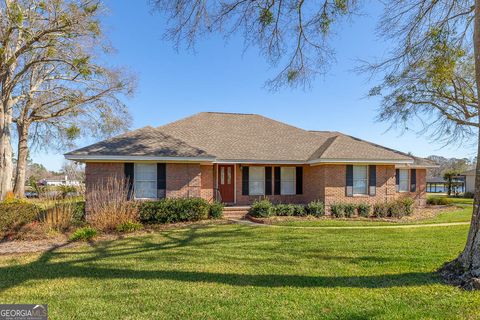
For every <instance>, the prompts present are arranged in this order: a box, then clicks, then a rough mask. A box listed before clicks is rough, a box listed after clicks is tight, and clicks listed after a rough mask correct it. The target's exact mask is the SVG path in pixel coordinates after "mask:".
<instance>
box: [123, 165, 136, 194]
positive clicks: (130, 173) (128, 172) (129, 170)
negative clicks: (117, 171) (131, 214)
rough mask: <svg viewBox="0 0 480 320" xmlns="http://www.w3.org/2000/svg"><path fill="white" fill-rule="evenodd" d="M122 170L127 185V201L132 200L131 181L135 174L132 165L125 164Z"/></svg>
mask: <svg viewBox="0 0 480 320" xmlns="http://www.w3.org/2000/svg"><path fill="white" fill-rule="evenodd" d="M123 170H124V173H125V183H126V184H127V188H128V193H127V200H131V199H132V198H133V181H134V174H135V167H134V164H133V163H125V165H124V169H123Z"/></svg>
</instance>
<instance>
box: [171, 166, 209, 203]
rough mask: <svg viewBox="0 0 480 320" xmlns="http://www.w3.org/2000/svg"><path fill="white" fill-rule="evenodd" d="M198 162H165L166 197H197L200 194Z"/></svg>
mask: <svg viewBox="0 0 480 320" xmlns="http://www.w3.org/2000/svg"><path fill="white" fill-rule="evenodd" d="M201 181H202V179H201V169H200V164H190V163H167V198H193V197H195V198H197V197H200V195H201V186H202V184H201Z"/></svg>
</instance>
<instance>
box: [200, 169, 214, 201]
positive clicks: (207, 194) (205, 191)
mask: <svg viewBox="0 0 480 320" xmlns="http://www.w3.org/2000/svg"><path fill="white" fill-rule="evenodd" d="M213 170H214V166H213V165H201V166H200V175H201V189H200V197H201V198H203V199H205V200H207V201H209V202H212V201H213V200H215V196H214V191H213V188H214V185H215V177H214V174H213V172H214V171H213Z"/></svg>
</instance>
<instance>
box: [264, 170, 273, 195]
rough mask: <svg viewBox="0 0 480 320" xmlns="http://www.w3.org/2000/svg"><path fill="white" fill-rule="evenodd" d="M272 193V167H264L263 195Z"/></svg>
mask: <svg viewBox="0 0 480 320" xmlns="http://www.w3.org/2000/svg"><path fill="white" fill-rule="evenodd" d="M271 194H272V167H265V195H267V196H268V195H271Z"/></svg>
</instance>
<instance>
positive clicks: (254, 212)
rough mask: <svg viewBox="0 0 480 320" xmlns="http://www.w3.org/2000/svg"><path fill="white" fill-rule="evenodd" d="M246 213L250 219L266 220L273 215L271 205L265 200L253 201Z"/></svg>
mask: <svg viewBox="0 0 480 320" xmlns="http://www.w3.org/2000/svg"><path fill="white" fill-rule="evenodd" d="M248 213H249V214H250V215H251V216H252V217H257V218H267V217H269V216H271V215H272V214H273V205H272V203H271V202H270V201H269V200H267V199H264V200H259V201H255V202H254V203H253V204H252V206H251V207H250V211H249V212H248Z"/></svg>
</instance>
